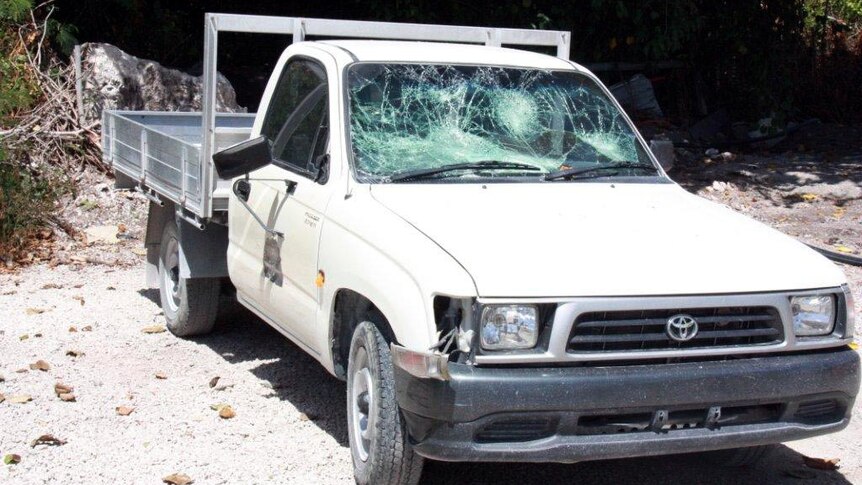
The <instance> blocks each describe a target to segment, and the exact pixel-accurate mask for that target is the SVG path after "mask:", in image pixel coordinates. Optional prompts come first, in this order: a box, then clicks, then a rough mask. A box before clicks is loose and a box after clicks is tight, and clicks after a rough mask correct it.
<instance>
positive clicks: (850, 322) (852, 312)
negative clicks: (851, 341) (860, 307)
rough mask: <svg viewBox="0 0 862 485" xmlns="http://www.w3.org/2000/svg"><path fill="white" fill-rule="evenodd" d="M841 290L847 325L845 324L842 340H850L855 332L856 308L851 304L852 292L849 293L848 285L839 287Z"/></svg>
mask: <svg viewBox="0 0 862 485" xmlns="http://www.w3.org/2000/svg"><path fill="white" fill-rule="evenodd" d="M841 289H842V290H843V291H844V306H846V307H847V323H846V324H845V326H846V328H845V329H844V338H850V337H852V336H853V333H854V331H855V330H856V307H855V306H854V304H853V292H852V291H850V285H841Z"/></svg>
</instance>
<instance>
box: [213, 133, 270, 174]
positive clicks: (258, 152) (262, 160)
mask: <svg viewBox="0 0 862 485" xmlns="http://www.w3.org/2000/svg"><path fill="white" fill-rule="evenodd" d="M270 163H272V149H271V147H270V144H269V140H267V139H266V137H265V136H259V137H257V138H252V139H251V140H246V141H244V142H242V143H237V144H236V145H234V146H232V147H229V148H225V149H224V150H222V151H220V152H218V153H216V154H215V155H213V164H214V165H215V169H216V172H218V176H219V177H220V178H222V179H232V178H234V177H239V176H240V175H245V174H247V173H249V172H252V171H254V170H257V169H259V168H262V167H265V166H267V165H269V164H270Z"/></svg>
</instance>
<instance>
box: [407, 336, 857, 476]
mask: <svg viewBox="0 0 862 485" xmlns="http://www.w3.org/2000/svg"><path fill="white" fill-rule="evenodd" d="M449 374H450V376H451V377H450V379H449V380H448V381H441V380H435V379H419V378H416V377H414V376H412V375H410V374H408V373H407V372H404V371H402V370H401V369H398V368H397V367H396V369H395V378H396V391H397V398H398V403H399V405H400V407H401V409H402V412H403V413H404V416H405V419H406V421H407V426H408V430H409V432H410V436H411V440H412V441H413V443H414V449H415V450H416V451H417V452H418V453H419V454H421V455H423V456H426V457H428V458H433V459H438V460H446V461H534V462H577V461H585V460H598V459H612V458H625V457H635V456H649V455H660V454H671V453H685V452H694V451H706V450H714V449H722V448H734V447H743V446H756V445H762V444H770V443H779V442H782V441H791V440H796V439H801V438H806V437H810V436H816V435H820V434H826V433H831V432H834V431H839V430H841V429H843V428H844V427H846V426H847V424H848V423H849V419H850V414H851V410H852V407H853V402H854V400H855V397H856V394H857V392H858V390H859V379H860V377H859V376H860V370H859V356H858V354H857V353H856V352H855V351H853V350H850V349H849V348H846V347H844V348H840V349H837V350H830V351H820V352H814V353H806V354H797V355H781V356H777V355H773V356H768V357H759V358H746V359H738V360H728V361H713V362H691V363H678V364H655V365H634V366H618V367H552V368H519V369H512V368H488V367H481V368H480V367H475V366H471V365H463V364H450V366H449Z"/></svg>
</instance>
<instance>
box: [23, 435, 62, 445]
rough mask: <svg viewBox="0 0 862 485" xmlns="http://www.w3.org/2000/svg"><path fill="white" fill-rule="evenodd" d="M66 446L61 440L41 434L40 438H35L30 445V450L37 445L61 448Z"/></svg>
mask: <svg viewBox="0 0 862 485" xmlns="http://www.w3.org/2000/svg"><path fill="white" fill-rule="evenodd" d="M65 444H66V441H65V440H61V439H60V438H57V437H55V436H54V435H51V434H43V435H42V436H40V437H38V438H36V439H35V440H33V441H32V442H31V443H30V447H31V448H35V447H37V446H39V445H47V446H63V445H65Z"/></svg>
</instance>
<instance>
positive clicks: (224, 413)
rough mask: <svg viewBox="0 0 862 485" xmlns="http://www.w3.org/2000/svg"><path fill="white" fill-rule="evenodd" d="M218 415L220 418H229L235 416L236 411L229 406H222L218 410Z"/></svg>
mask: <svg viewBox="0 0 862 485" xmlns="http://www.w3.org/2000/svg"><path fill="white" fill-rule="evenodd" d="M218 415H219V417H220V418H222V419H231V418H233V417H235V416H236V412H235V411H234V410H233V408H232V407H230V406H224V407H222V408H221V409H219V410H218Z"/></svg>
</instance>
